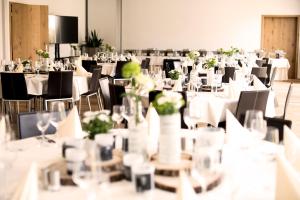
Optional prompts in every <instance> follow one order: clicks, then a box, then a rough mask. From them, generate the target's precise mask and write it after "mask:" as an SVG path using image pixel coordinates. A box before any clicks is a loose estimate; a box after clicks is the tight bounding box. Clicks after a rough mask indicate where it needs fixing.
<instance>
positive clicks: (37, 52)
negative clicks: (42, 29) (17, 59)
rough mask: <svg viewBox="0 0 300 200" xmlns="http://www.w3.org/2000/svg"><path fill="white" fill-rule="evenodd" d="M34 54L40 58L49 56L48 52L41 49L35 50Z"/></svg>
mask: <svg viewBox="0 0 300 200" xmlns="http://www.w3.org/2000/svg"><path fill="white" fill-rule="evenodd" d="M35 54H36V55H38V56H40V57H42V58H49V52H48V51H46V50H42V49H37V50H35Z"/></svg>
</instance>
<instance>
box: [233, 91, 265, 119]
mask: <svg viewBox="0 0 300 200" xmlns="http://www.w3.org/2000/svg"><path fill="white" fill-rule="evenodd" d="M269 92H270V91H269V90H259V91H242V92H241V94H240V98H239V101H238V104H237V109H236V114H235V116H236V118H237V119H238V120H239V122H240V123H241V124H244V117H245V114H246V111H247V110H261V111H262V112H263V115H265V111H266V107H267V101H268V97H269Z"/></svg>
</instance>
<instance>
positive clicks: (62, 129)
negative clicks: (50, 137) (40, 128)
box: [56, 106, 85, 139]
mask: <svg viewBox="0 0 300 200" xmlns="http://www.w3.org/2000/svg"><path fill="white" fill-rule="evenodd" d="M56 135H57V137H59V138H65V137H72V138H78V139H81V138H83V137H84V136H85V134H84V132H83V131H82V128H81V122H80V118H79V115H78V110H77V107H76V106H74V108H73V109H72V110H71V111H70V113H69V115H68V116H67V118H66V119H65V120H64V121H63V122H61V124H60V125H59V127H58V130H57V131H56Z"/></svg>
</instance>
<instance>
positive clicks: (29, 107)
mask: <svg viewBox="0 0 300 200" xmlns="http://www.w3.org/2000/svg"><path fill="white" fill-rule="evenodd" d="M30 111H31V100H29V102H28V112H30Z"/></svg>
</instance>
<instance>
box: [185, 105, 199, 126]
mask: <svg viewBox="0 0 300 200" xmlns="http://www.w3.org/2000/svg"><path fill="white" fill-rule="evenodd" d="M191 108H192V107H191V105H190V106H188V107H187V108H185V109H184V111H183V114H184V115H183V120H184V122H185V123H186V125H187V126H188V127H190V128H191V129H195V128H196V125H197V123H198V122H200V120H201V117H202V116H201V112H199V110H198V109H191Z"/></svg>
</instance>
